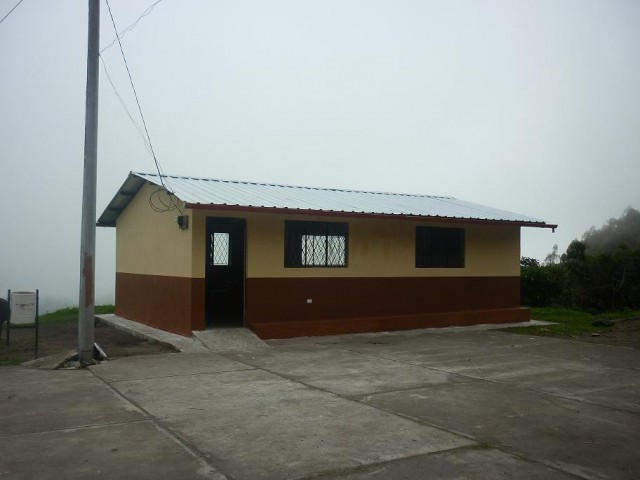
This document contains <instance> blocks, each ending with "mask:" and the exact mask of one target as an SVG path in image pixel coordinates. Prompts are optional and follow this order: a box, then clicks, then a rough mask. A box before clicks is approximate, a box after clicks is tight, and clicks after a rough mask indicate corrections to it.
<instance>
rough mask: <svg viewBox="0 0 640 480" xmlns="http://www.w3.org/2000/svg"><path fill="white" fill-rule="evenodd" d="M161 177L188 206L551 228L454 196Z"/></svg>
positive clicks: (125, 188) (133, 180)
mask: <svg viewBox="0 0 640 480" xmlns="http://www.w3.org/2000/svg"><path fill="white" fill-rule="evenodd" d="M162 179H163V180H164V184H165V186H166V188H167V189H168V190H169V191H171V192H173V193H174V195H175V196H176V197H178V198H179V199H180V200H182V201H183V202H185V203H186V204H187V207H190V208H199V207H200V208H202V207H210V206H231V207H240V208H242V207H244V208H258V209H261V208H265V209H278V210H288V211H295V212H298V213H303V212H309V213H313V212H336V213H340V214H362V215H389V216H401V217H429V218H442V219H460V220H462V219H464V220H477V221H491V222H508V223H518V224H522V225H528V226H539V227H555V225H548V224H546V223H545V222H544V221H543V220H540V219H537V218H534V217H530V216H527V215H520V214H517V213H513V212H508V211H506V210H499V209H496V208H492V207H487V206H484V205H479V204H476V203H471V202H466V201H464V200H458V199H456V198H453V197H440V196H432V195H416V194H403V193H382V192H364V191H355V190H339V189H329V188H315V187H299V186H291V185H276V184H268V183H256V182H241V181H231V180H215V179H208V178H194V177H180V176H173V175H166V176H165V175H163V177H162ZM145 181H148V182H151V183H152V184H155V185H158V186H161V182H160V177H159V176H158V175H157V174H150V173H135V172H132V173H131V174H130V175H129V177H128V178H127V180H126V181H125V183H124V184H123V185H122V187H121V188H120V190H119V191H118V194H116V196H115V197H114V199H113V200H112V201H111V203H110V204H109V206H108V207H107V209H106V210H105V211H104V213H103V214H102V215H101V216H100V219H99V220H98V225H103V226H113V225H115V219H116V218H117V216H118V215H119V214H120V212H121V211H122V210H123V209H124V208H125V207H126V205H127V204H128V203H129V201H130V200H131V198H133V195H135V193H137V191H138V190H139V189H140V188H141V187H142V185H143V184H144V182H145Z"/></svg>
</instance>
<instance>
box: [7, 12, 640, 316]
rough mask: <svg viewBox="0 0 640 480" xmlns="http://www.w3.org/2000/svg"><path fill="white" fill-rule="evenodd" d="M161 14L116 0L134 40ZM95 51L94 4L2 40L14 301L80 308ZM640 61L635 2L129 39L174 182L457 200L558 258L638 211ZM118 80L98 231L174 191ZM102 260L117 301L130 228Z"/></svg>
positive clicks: (108, 291) (164, 21)
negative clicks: (142, 202)
mask: <svg viewBox="0 0 640 480" xmlns="http://www.w3.org/2000/svg"><path fill="white" fill-rule="evenodd" d="M154 1H155V0H147V1H130V0H127V1H125V0H111V6H112V9H113V13H114V16H115V20H116V22H117V25H118V27H119V29H120V30H122V29H124V28H125V27H126V26H128V25H130V24H131V23H133V22H134V21H135V20H136V19H137V18H138V17H139V16H140V14H141V13H142V12H143V11H144V10H145V9H146V8H147V7H148V6H149V5H151V4H152V3H154ZM14 3H15V2H8V1H2V2H0V17H2V16H3V15H4V14H5V13H6V12H7V11H8V10H9V9H10V8H11V7H12V6H13V5H14ZM101 16H102V26H101V36H102V39H101V44H102V46H106V45H108V44H109V43H111V41H112V40H113V39H114V33H113V27H112V25H111V22H110V20H109V16H108V12H107V8H106V5H105V3H104V2H103V3H102V12H101ZM86 32H87V4H86V2H85V1H78V0H56V1H43V0H25V1H24V2H23V3H22V4H21V5H20V6H19V7H18V8H17V9H16V10H15V11H14V12H13V13H12V14H11V15H10V16H9V17H8V18H7V19H6V20H5V21H4V22H3V23H2V24H0V162H1V163H0V166H1V170H0V179H1V181H0V195H1V197H0V199H1V201H2V205H3V208H2V209H0V225H1V226H0V294H2V295H4V293H3V292H4V291H6V289H7V288H12V289H14V290H20V289H34V288H40V289H41V291H42V298H43V307H44V309H45V310H47V309H52V308H55V307H58V306H64V305H75V304H77V303H78V301H77V296H78V294H77V289H78V282H79V281H78V277H79V255H80V209H81V206H80V202H81V197H82V165H83V142H84V101H85V84H86V39H87V33H86ZM638 45H640V2H637V1H635V0H630V1H612V0H606V1H605V0H601V1H588V0H575V1H562V0H550V1H539V0H536V1H521V2H513V1H506V0H505V1H483V2H478V1H476V0H472V1H449V0H443V1H424V0H416V1H407V0H405V1H403V0H394V1H390V0H384V1H382V0H378V1H364V0H359V1H353V0H351V1H350V0H340V1H331V0H324V1H313V2H312V1H300V0H290V1H282V0H280V1H278V0H272V1H268V2H267V1H260V0H253V1H249V0H245V1H238V0H228V1H217V0H210V1H189V2H185V1H177V0H164V1H162V2H161V3H159V4H158V5H157V6H156V7H155V9H154V10H153V11H152V12H151V13H150V14H149V15H148V16H146V17H145V18H143V19H142V20H140V22H139V23H138V25H137V26H136V27H135V28H134V29H133V30H131V31H129V32H128V33H127V34H126V35H125V36H124V38H123V46H124V49H125V53H126V55H127V60H128V62H129V66H130V68H131V72H132V75H133V79H134V82H135V84H136V88H137V90H138V94H139V97H140V102H141V104H142V108H143V111H144V114H145V117H146V120H147V124H148V126H149V129H150V134H151V139H152V142H153V145H154V148H155V151H156V153H157V156H158V160H159V161H160V163H161V165H162V167H163V170H164V171H165V172H166V173H169V174H179V175H193V176H202V177H212V178H223V179H239V180H253V181H264V182H274V183H288V184H294V185H309V186H321V187H334V188H352V189H363V190H379V191H389V192H408V193H424V194H436V195H451V196H455V197H458V198H461V199H464V200H468V201H472V202H477V203H483V204H487V205H489V206H492V207H496V208H503V209H506V210H511V211H514V212H518V213H522V214H526V215H530V216H534V217H538V218H541V219H543V220H545V221H547V222H551V223H558V224H559V225H560V226H559V228H558V230H557V231H556V233H555V234H552V233H551V231H550V230H547V229H531V228H525V229H523V236H522V254H523V255H526V256H531V257H535V258H538V259H543V258H544V257H545V255H546V254H547V253H549V252H550V251H551V249H552V246H553V244H555V243H557V244H558V246H559V251H560V252H563V251H564V250H565V249H566V247H567V245H568V244H569V242H570V241H571V240H572V239H574V238H577V237H580V236H581V235H582V233H584V232H585V231H586V230H588V229H589V228H590V227H591V226H592V225H595V226H600V225H602V224H603V223H604V222H605V221H606V220H607V219H609V218H610V217H617V216H619V215H620V214H621V213H622V212H623V210H624V209H625V207H627V206H629V205H631V206H634V207H636V208H638V207H640V193H639V190H638V180H640V161H639V160H640V158H639V157H640V155H639V153H640V135H639V134H638V132H640V93H639V85H640V55H639V53H638V52H639V50H638ZM103 58H104V60H105V62H106V65H107V68H108V69H109V73H110V74H111V77H112V78H113V80H114V82H115V84H116V87H117V89H118V92H119V93H120V94H121V95H122V97H123V98H124V100H125V102H126V104H127V106H128V108H129V110H130V111H131V112H132V113H134V114H136V109H135V103H134V99H133V95H132V93H131V88H130V87H129V84H128V79H127V77H126V72H125V70H124V67H123V63H122V59H121V56H120V52H119V49H118V47H117V45H114V46H113V47H111V48H109V49H108V50H106V51H105V52H104V53H103ZM100 75H101V78H100V106H99V129H100V131H99V144H98V148H99V150H98V215H99V214H100V213H101V212H102V211H103V210H104V208H105V207H106V205H107V204H108V202H109V201H110V199H111V198H112V197H113V195H114V194H115V192H116V191H117V189H118V188H119V186H120V185H121V183H122V182H123V181H124V179H125V178H126V176H127V174H128V172H129V171H131V170H133V171H146V172H152V171H153V170H154V165H153V160H152V158H151V157H150V156H149V154H148V153H147V151H146V149H145V145H144V143H143V142H142V140H141V138H140V136H139V135H138V132H137V131H136V129H135V127H134V126H133V124H132V123H131V121H130V120H129V118H128V117H127V115H126V113H125V112H124V110H123V108H122V106H121V105H120V103H119V102H118V99H117V98H116V96H115V94H114V92H113V90H112V89H111V87H110V86H109V83H108V82H107V79H106V77H105V75H104V70H102V67H101V71H100ZM136 119H137V121H138V123H140V121H139V118H138V117H137V116H136ZM97 242H98V243H97V265H96V268H97V285H96V288H97V301H98V302H99V303H104V302H113V292H114V278H115V231H114V229H104V228H101V229H98V235H97Z"/></svg>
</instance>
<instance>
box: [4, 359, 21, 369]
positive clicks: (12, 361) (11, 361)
mask: <svg viewBox="0 0 640 480" xmlns="http://www.w3.org/2000/svg"><path fill="white" fill-rule="evenodd" d="M21 363H22V360H18V359H9V360H0V367H9V366H12V365H20V364H21Z"/></svg>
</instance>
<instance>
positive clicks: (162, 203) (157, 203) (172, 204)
mask: <svg viewBox="0 0 640 480" xmlns="http://www.w3.org/2000/svg"><path fill="white" fill-rule="evenodd" d="M105 1H106V4H107V9H108V10H109V17H110V18H111V24H112V25H113V30H114V32H115V35H116V39H115V40H114V42H115V41H117V43H118V46H119V47H120V53H121V54H122V60H123V61H124V66H125V69H126V70H127V75H128V77H129V83H130V84H131V89H132V90H133V96H134V98H135V100H136V105H137V106H138V112H139V113H140V119H141V120H142V127H143V130H144V135H142V136H143V139H144V137H146V141H145V146H147V147H148V150H149V153H150V154H151V156H152V157H153V161H154V163H155V167H156V171H157V172H158V178H159V180H160V184H161V185H162V188H159V189H158V190H156V191H154V192H153V193H152V194H151V195H150V196H149V205H150V206H151V208H152V209H153V211H155V212H170V211H173V210H178V212H180V215H182V210H181V209H180V207H179V206H178V203H177V201H176V200H174V197H175V195H174V194H173V192H172V191H170V190H169V188H168V187H167V185H166V183H165V180H164V177H165V175H164V172H163V171H162V168H161V167H160V162H159V161H158V158H157V156H156V153H155V150H154V148H153V143H152V142H151V136H150V135H149V129H148V127H147V122H146V120H145V118H144V114H143V113H142V107H141V106H140V100H139V98H138V92H137V91H136V87H135V85H134V83H133V76H132V75H131V70H130V69H129V64H128V62H127V57H126V56H125V54H124V49H123V47H122V42H121V41H120V39H121V35H124V34H125V33H126V32H127V31H129V30H131V29H132V28H133V27H135V26H136V25H137V23H138V22H139V21H140V20H141V19H142V18H143V17H144V16H146V15H148V14H149V13H150V12H151V10H153V7H155V6H156V5H157V4H158V3H160V1H157V2H155V3H154V4H153V5H151V6H150V7H149V8H147V10H145V12H144V13H143V14H142V15H141V16H140V17H139V18H138V20H136V22H134V23H133V24H132V25H130V26H129V27H127V28H125V29H124V30H123V31H122V34H119V33H118V28H117V27H116V22H115V19H114V18H113V12H112V11H111V5H110V4H109V0H105ZM114 42H112V43H111V44H109V45H108V46H107V47H105V48H104V49H103V50H102V51H104V50H106V49H107V48H109V47H110V46H111V45H113V43H114ZM103 66H104V60H103ZM105 72H106V66H105ZM107 78H108V79H109V81H110V82H111V79H110V77H109V75H108V73H107ZM111 84H112V86H113V83H112V82H111ZM113 89H114V91H116V90H115V86H113ZM116 95H117V96H118V98H120V99H121V97H120V95H119V94H118V93H117V91H116ZM121 103H122V104H123V106H124V102H123V101H121ZM125 111H127V114H129V111H128V109H127V108H126V106H125ZM129 118H131V120H132V121H133V123H134V125H135V126H136V128H137V129H138V131H139V133H140V134H142V131H141V130H140V127H139V126H138V124H137V123H136V122H135V121H134V120H133V117H132V116H131V115H129ZM163 191H164V192H165V194H166V199H163V198H162V196H161V193H162V192H163ZM176 198H177V197H176ZM154 199H155V200H154Z"/></svg>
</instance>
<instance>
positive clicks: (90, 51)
mask: <svg viewBox="0 0 640 480" xmlns="http://www.w3.org/2000/svg"><path fill="white" fill-rule="evenodd" d="M99 56H100V0H89V38H88V44H87V94H86V113H85V126H84V176H83V184H82V231H81V235H80V301H79V319H78V360H79V361H80V364H81V365H83V366H85V365H88V364H89V363H90V362H91V360H92V359H93V343H94V336H95V327H94V321H95V320H94V317H95V291H94V286H95V271H94V269H95V250H96V184H97V172H96V170H97V157H98V78H99V70H98V67H99V64H98V62H99Z"/></svg>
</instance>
